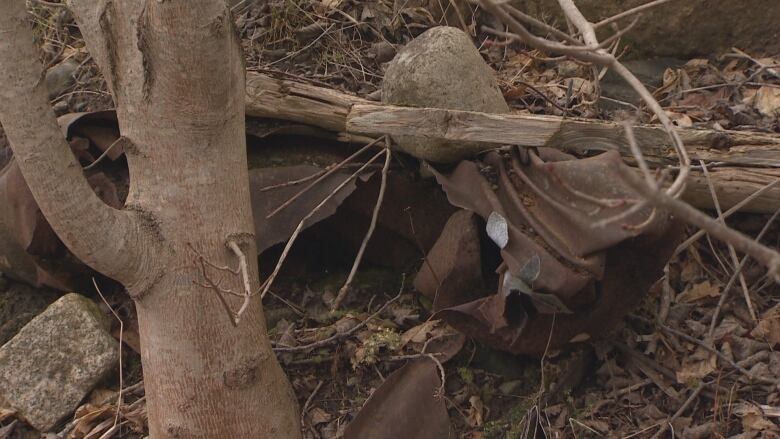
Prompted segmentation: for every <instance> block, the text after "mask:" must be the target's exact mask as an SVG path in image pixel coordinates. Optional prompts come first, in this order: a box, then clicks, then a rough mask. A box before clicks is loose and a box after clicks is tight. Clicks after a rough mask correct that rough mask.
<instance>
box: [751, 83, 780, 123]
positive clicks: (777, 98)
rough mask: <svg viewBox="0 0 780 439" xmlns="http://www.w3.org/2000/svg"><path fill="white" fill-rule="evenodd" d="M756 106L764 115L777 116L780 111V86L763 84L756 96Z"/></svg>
mask: <svg viewBox="0 0 780 439" xmlns="http://www.w3.org/2000/svg"><path fill="white" fill-rule="evenodd" d="M755 107H756V110H758V112H759V113H761V114H763V115H764V116H776V115H778V112H780V88H777V87H770V86H767V85H765V86H762V87H761V88H759V89H758V91H757V92H756V96H755Z"/></svg>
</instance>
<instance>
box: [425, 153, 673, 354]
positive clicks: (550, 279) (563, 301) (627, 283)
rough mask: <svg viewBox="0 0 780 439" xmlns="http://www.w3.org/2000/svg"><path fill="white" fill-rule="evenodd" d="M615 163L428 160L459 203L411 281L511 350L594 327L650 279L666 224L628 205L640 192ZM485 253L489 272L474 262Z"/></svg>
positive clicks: (669, 244)
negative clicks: (446, 166)
mask: <svg viewBox="0 0 780 439" xmlns="http://www.w3.org/2000/svg"><path fill="white" fill-rule="evenodd" d="M618 166H626V165H625V164H623V162H622V159H621V158H620V156H619V154H617V153H616V152H607V153H604V154H601V155H599V156H596V157H592V158H586V159H581V160H577V159H575V158H574V157H572V156H569V155H567V154H564V153H561V152H559V151H556V150H552V149H548V148H542V149H539V150H538V151H533V150H531V151H529V150H522V149H519V148H515V149H513V150H511V151H510V152H507V153H498V152H491V153H489V154H487V155H486V156H485V157H484V158H483V159H482V160H480V161H463V162H461V163H459V164H458V165H457V166H456V167H455V168H454V169H453V170H452V171H449V172H439V171H436V170H435V169H434V170H433V172H434V173H435V175H436V178H437V180H438V181H439V183H440V184H441V185H442V187H443V189H444V190H445V192H446V193H447V196H448V199H449V200H450V202H451V203H452V204H454V205H456V206H458V207H460V208H462V209H465V211H462V212H459V213H456V214H455V215H453V216H452V217H451V218H450V220H449V222H448V223H447V225H446V226H445V228H444V230H443V231H442V234H441V236H440V238H439V241H437V243H436V244H435V245H434V247H433V249H432V250H431V251H430V253H429V254H428V257H427V259H426V264H424V265H423V267H422V268H421V270H420V272H419V273H418V276H417V278H416V279H415V287H416V288H417V289H418V290H420V291H421V292H423V293H425V294H427V295H429V296H431V297H433V298H434V311H435V312H437V313H438V314H439V315H440V317H441V318H442V319H443V320H445V321H447V322H448V323H450V324H451V325H452V326H453V327H455V328H458V329H459V330H462V331H464V332H465V333H466V334H468V335H470V336H473V337H475V338H476V339H478V340H481V341H483V342H484V343H486V344H488V345H491V346H493V347H495V348H498V349H502V350H506V351H509V352H512V353H516V354H531V355H540V354H542V353H543V352H544V350H545V349H546V348H548V340H549V348H552V349H555V348H559V347H562V346H563V345H565V344H567V343H568V342H570V341H571V340H572V339H574V340H587V339H589V338H592V337H596V336H598V335H601V334H603V333H604V332H605V331H607V330H609V329H610V328H611V327H613V326H614V324H615V323H617V322H618V321H619V320H620V319H622V317H623V316H624V315H625V313H626V312H628V310H629V309H630V308H631V307H633V306H634V305H635V304H636V303H637V302H638V301H639V300H641V298H642V297H644V294H645V293H646V291H647V290H648V289H649V287H650V286H651V284H652V283H653V282H654V281H655V280H657V279H658V278H659V277H660V275H661V270H662V268H663V266H664V265H665V263H666V260H667V259H668V257H669V256H670V255H671V251H672V250H673V248H674V243H675V242H676V239H674V236H676V235H677V234H678V230H677V229H678V228H677V227H673V224H672V222H671V220H670V219H669V217H668V216H667V215H665V214H664V213H662V212H658V211H656V212H655V213H653V211H652V209H651V208H644V209H640V210H638V211H636V212H633V213H632V212H629V211H628V210H629V209H630V208H631V207H632V206H633V205H634V204H635V203H633V202H634V201H638V200H639V199H640V197H639V196H638V194H636V193H635V192H634V191H633V190H631V189H630V188H629V187H628V186H627V185H625V184H624V183H623V182H622V180H621V179H620V177H619V175H618V173H617V169H618ZM621 215H623V216H624V217H621V219H620V221H615V222H612V223H609V224H604V225H602V226H600V227H595V225H596V224H598V223H599V222H602V221H603V220H606V219H609V218H614V217H616V216H621ZM483 230H485V231H484V232H483ZM486 236H487V238H486ZM491 241H492V242H491ZM496 252H498V253H499V255H500V264H498V266H497V267H495V266H494V267H491V268H492V269H493V270H495V274H497V275H498V276H497V278H496V276H495V274H493V276H492V278H491V277H490V273H489V272H487V271H485V270H483V268H482V267H483V265H489V264H485V262H486V256H489V255H490V254H491V253H493V254H495V253H496ZM494 265H496V264H495V263H494ZM496 285H498V288H496ZM551 331H552V332H551Z"/></svg>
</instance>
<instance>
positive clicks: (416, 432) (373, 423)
mask: <svg viewBox="0 0 780 439" xmlns="http://www.w3.org/2000/svg"><path fill="white" fill-rule="evenodd" d="M440 386H441V380H440V378H439V369H438V367H437V366H436V364H435V363H434V362H433V361H432V360H430V359H427V358H419V359H416V360H414V361H411V362H409V363H407V364H406V365H404V366H403V367H401V368H400V369H398V370H397V371H395V372H393V373H392V374H391V375H390V376H388V377H387V379H386V380H385V382H384V383H382V385H381V386H379V388H378V389H376V390H375V391H374V393H372V394H371V397H370V398H369V399H368V401H366V403H365V405H364V406H363V408H362V409H361V410H360V412H358V414H357V416H356V417H355V419H354V420H353V421H352V422H350V423H349V425H347V428H346V430H345V431H344V439H398V438H404V439H449V438H452V437H455V436H454V432H453V431H452V428H451V426H450V419H449V415H448V413H447V407H446V405H445V402H444V401H445V400H444V398H442V397H441V396H440V395H439V394H438V392H439V391H440Z"/></svg>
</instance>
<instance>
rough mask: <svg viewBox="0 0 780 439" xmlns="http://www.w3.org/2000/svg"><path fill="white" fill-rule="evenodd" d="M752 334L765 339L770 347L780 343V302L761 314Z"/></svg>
mask: <svg viewBox="0 0 780 439" xmlns="http://www.w3.org/2000/svg"><path fill="white" fill-rule="evenodd" d="M740 335H741V334H740ZM750 335H751V336H753V337H754V338H758V339H762V340H765V341H766V342H767V343H769V345H770V347H775V346H777V345H778V344H780V304H778V305H775V306H774V307H772V308H770V309H769V310H768V311H766V312H764V313H763V314H762V315H761V318H760V319H759V321H758V324H757V325H756V327H755V328H754V329H753V330H752V331H751V332H750Z"/></svg>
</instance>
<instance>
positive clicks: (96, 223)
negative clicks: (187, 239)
mask: <svg viewBox="0 0 780 439" xmlns="http://www.w3.org/2000/svg"><path fill="white" fill-rule="evenodd" d="M0 77H2V78H3V81H2V83H0V100H2V102H3V105H0V122H2V125H3V129H4V130H5V132H6V135H7V137H8V140H9V142H10V144H11V148H12V149H13V152H14V156H15V157H16V161H17V163H18V164H19V167H20V169H21V171H22V174H23V175H24V178H25V180H26V181H27V184H28V186H29V187H30V191H31V192H32V194H33V196H34V197H35V201H36V202H37V203H38V205H39V206H40V208H41V211H42V212H43V214H44V216H45V217H46V219H47V220H48V221H49V223H50V224H51V226H52V228H53V229H54V231H55V232H57V235H58V236H59V237H60V239H62V241H63V243H65V245H66V246H67V247H68V248H69V249H70V250H71V251H72V252H73V253H74V254H75V255H76V256H77V257H78V258H79V259H81V260H83V261H84V262H85V263H87V264H88V265H89V266H91V267H92V268H94V269H95V270H97V271H99V272H101V273H103V274H105V275H106V276H109V277H111V278H114V279H116V280H118V281H120V282H122V283H123V284H124V285H125V286H126V287H127V288H128V289H138V288H140V289H141V290H143V289H145V285H136V282H138V278H139V276H137V274H138V273H141V272H144V271H146V272H147V274H148V272H149V270H151V268H150V266H151V262H150V260H149V259H150V258H148V257H147V256H148V255H149V252H150V250H152V244H151V242H154V241H153V240H151V239H148V238H149V236H147V234H148V233H149V232H144V231H142V230H144V229H146V227H144V226H145V225H144V224H143V221H142V220H141V219H140V218H139V217H138V216H136V215H135V214H134V213H133V212H130V211H121V210H116V209H113V208H111V207H109V206H108V205H106V204H105V203H103V202H102V201H101V200H100V198H99V197H98V196H97V195H96V194H95V192H94V191H93V190H92V188H91V187H90V186H89V184H88V183H87V180H86V178H85V177H84V174H83V172H82V169H81V166H80V164H79V163H78V162H77V160H76V158H75V157H74V155H73V154H72V152H71V150H70V147H69V146H68V144H67V142H66V141H65V138H64V137H63V136H62V134H61V132H60V128H59V126H58V125H57V120H56V117H55V115H54V111H53V110H52V108H51V106H50V105H49V100H48V97H47V92H46V86H45V83H44V82H43V71H42V66H41V62H40V56H39V54H38V51H37V49H36V47H35V46H34V44H33V34H32V30H31V28H30V24H29V21H28V16H27V11H26V9H25V2H23V1H6V2H1V3H0ZM152 277H154V276H152Z"/></svg>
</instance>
